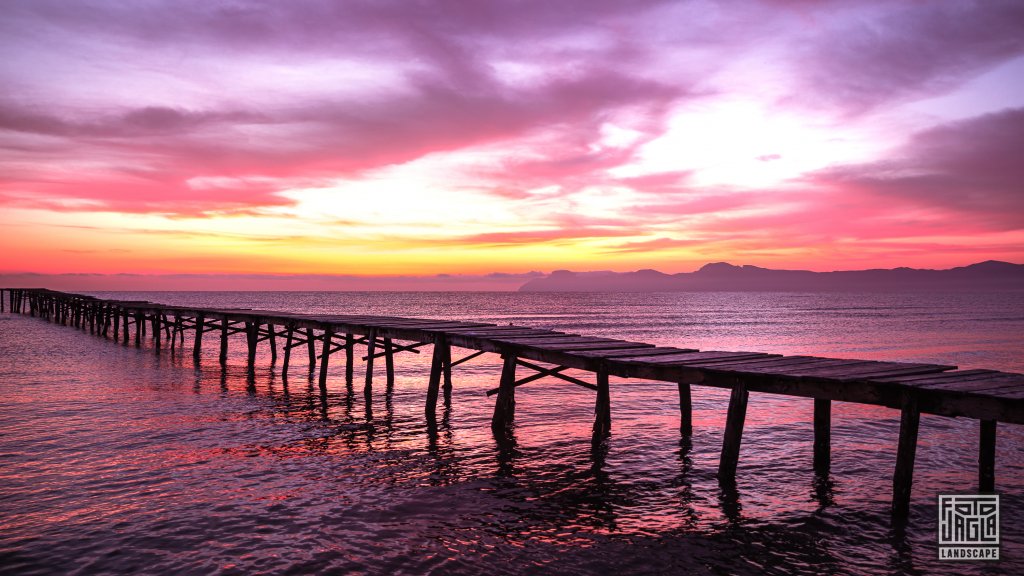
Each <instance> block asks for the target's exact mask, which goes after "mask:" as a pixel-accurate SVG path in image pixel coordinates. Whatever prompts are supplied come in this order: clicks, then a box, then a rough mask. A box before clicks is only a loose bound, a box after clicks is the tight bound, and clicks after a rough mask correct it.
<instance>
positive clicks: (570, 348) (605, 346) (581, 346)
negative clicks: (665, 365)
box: [529, 342, 653, 352]
mask: <svg viewBox="0 0 1024 576" xmlns="http://www.w3.org/2000/svg"><path fill="white" fill-rule="evenodd" d="M529 347H530V348H537V349H540V350H563V351H566V352H574V351H577V350H579V351H584V350H621V349H623V348H635V349H637V350H640V349H650V348H652V347H653V346H652V345H651V344H642V343H640V342H592V343H590V342H580V343H578V344H530V345H529Z"/></svg>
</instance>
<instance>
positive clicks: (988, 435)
mask: <svg viewBox="0 0 1024 576" xmlns="http://www.w3.org/2000/svg"><path fill="white" fill-rule="evenodd" d="M980 424H981V442H980V445H979V447H978V491H979V492H995V491H996V421H995V420H981V421H980Z"/></svg>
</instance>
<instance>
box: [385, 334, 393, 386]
mask: <svg viewBox="0 0 1024 576" xmlns="http://www.w3.org/2000/svg"><path fill="white" fill-rule="evenodd" d="M384 369H385V371H386V372H387V381H388V384H387V387H388V390H391V389H392V388H393V387H394V386H395V351H394V348H393V346H392V345H391V338H385V339H384Z"/></svg>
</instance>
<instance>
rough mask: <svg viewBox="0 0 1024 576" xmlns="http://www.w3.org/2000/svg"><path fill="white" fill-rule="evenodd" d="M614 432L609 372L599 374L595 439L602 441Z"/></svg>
mask: <svg viewBox="0 0 1024 576" xmlns="http://www.w3.org/2000/svg"><path fill="white" fill-rule="evenodd" d="M611 431H612V404H611V390H610V389H609V385H608V372H606V371H604V370H599V371H598V372H597V402H596V404H595V406H594V439H595V440H601V439H604V438H605V437H606V436H608V435H609V434H611Z"/></svg>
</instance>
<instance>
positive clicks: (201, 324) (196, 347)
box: [192, 314, 206, 362]
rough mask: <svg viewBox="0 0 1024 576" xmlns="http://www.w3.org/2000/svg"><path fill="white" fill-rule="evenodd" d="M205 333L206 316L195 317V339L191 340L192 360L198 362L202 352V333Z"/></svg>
mask: <svg viewBox="0 0 1024 576" xmlns="http://www.w3.org/2000/svg"><path fill="white" fill-rule="evenodd" d="M205 331H206V316H204V315H203V314H198V315H196V337H195V338H194V339H193V340H192V359H193V360H195V361H196V362H198V361H199V356H200V355H201V354H202V351H203V332H205Z"/></svg>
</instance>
